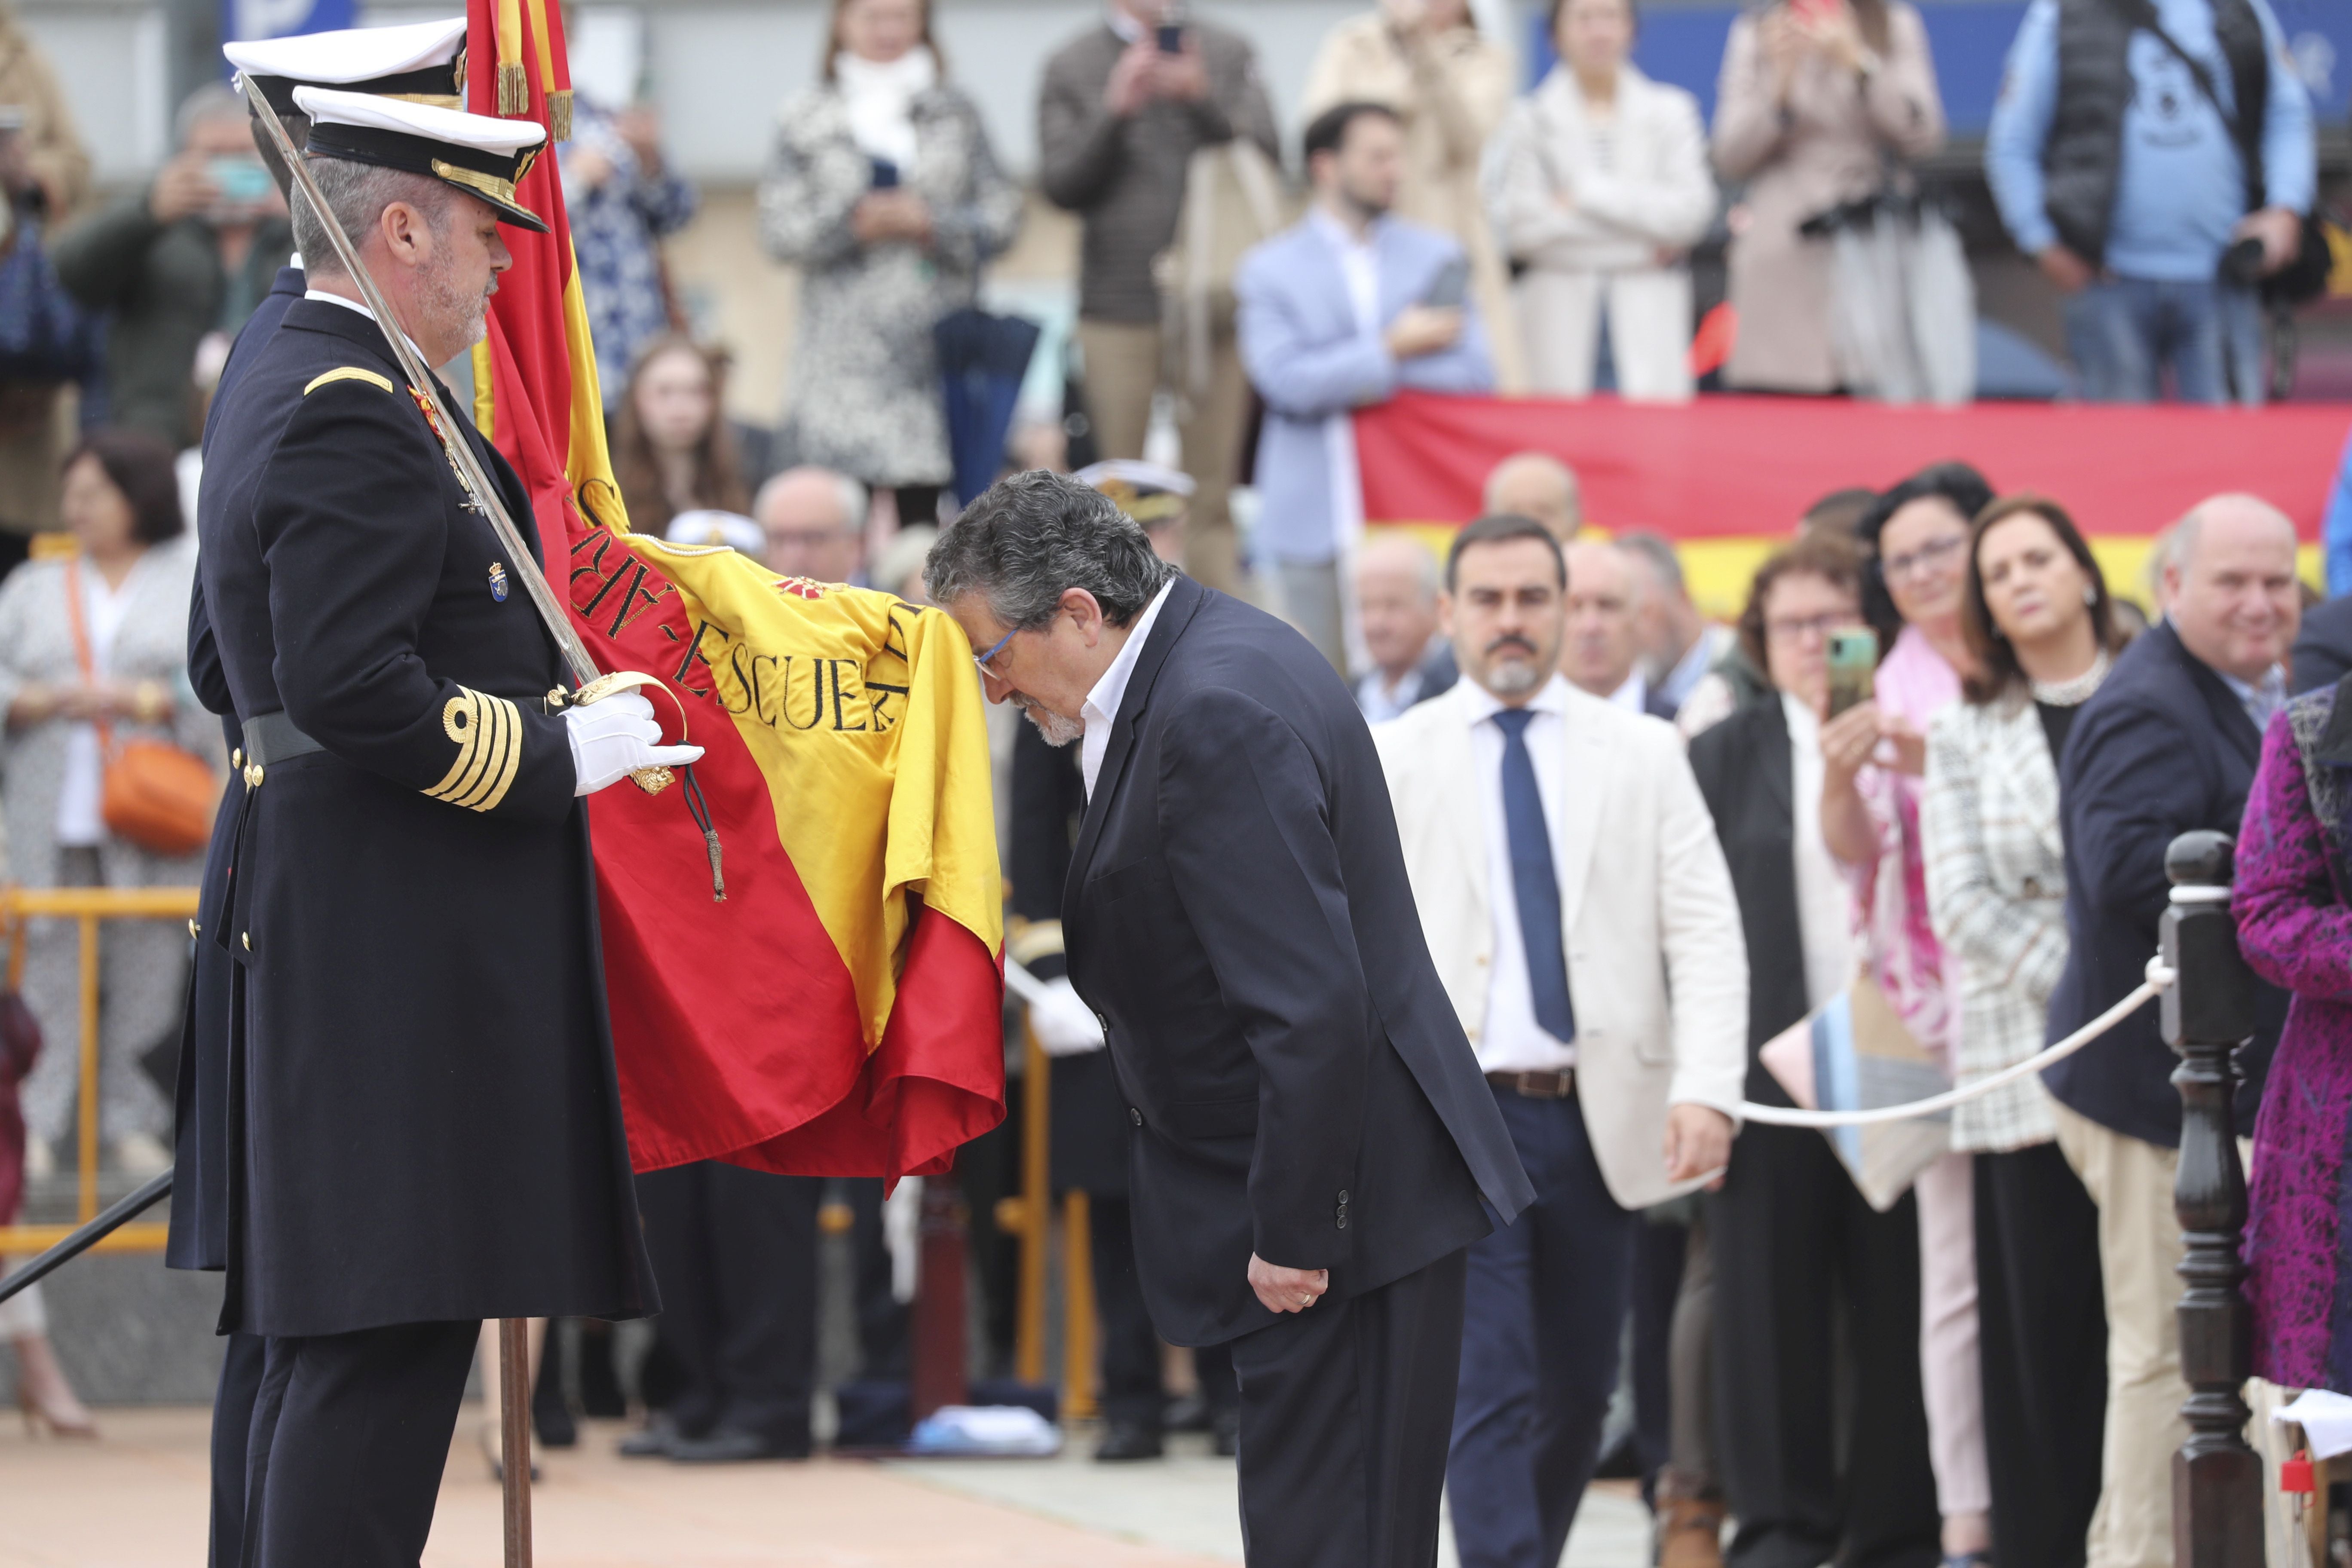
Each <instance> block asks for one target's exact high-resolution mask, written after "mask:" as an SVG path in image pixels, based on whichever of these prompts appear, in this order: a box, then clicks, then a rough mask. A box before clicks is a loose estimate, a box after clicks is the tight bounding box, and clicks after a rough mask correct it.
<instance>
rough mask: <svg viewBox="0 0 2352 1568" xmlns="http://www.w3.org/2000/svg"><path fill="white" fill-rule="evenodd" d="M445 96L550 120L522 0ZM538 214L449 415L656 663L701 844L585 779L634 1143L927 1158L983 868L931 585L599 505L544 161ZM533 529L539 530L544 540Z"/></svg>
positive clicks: (573, 302)
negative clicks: (677, 528) (632, 526)
mask: <svg viewBox="0 0 2352 1568" xmlns="http://www.w3.org/2000/svg"><path fill="white" fill-rule="evenodd" d="M467 22H468V24H469V26H468V31H467V62H468V70H467V107H469V108H470V109H472V110H474V111H475V112H477V113H481V114H498V115H504V116H509V117H518V116H519V117H526V118H530V119H533V120H536V121H539V122H540V123H541V124H542V125H549V126H550V128H551V132H552V134H551V137H550V142H551V143H552V142H555V141H560V140H563V139H565V138H566V137H567V136H568V135H569V132H570V129H571V124H570V122H571V114H572V104H571V91H570V79H569V74H568V69H567V67H566V65H565V61H564V54H563V33H562V18H561V16H559V14H558V11H557V7H556V5H554V4H553V3H552V0H469V8H468V11H467ZM517 195H518V196H519V198H520V200H521V202H522V203H523V205H526V206H528V207H530V209H531V210H532V211H534V212H537V213H539V214H540V215H541V216H544V217H546V218H547V219H548V220H549V221H550V223H551V225H552V226H553V229H554V232H553V233H552V234H549V235H535V234H529V233H525V232H523V231H521V230H520V229H516V228H513V227H509V228H507V229H505V230H503V231H502V232H503V234H504V237H505V238H506V241H507V244H508V245H509V247H511V248H512V250H513V251H514V257H515V261H514V267H513V269H512V270H511V271H509V272H508V273H507V274H506V276H505V278H504V279H502V280H501V281H500V285H499V292H498V294H497V296H496V298H494V299H493V300H492V301H491V311H490V323H489V337H488V342H484V343H483V344H481V345H480V346H479V347H478V348H477V349H476V350H475V353H474V385H475V418H476V421H477V423H478V425H479V426H480V427H481V428H482V429H483V430H484V431H486V432H488V434H489V436H490V437H491V439H492V440H494V441H495V442H496V443H497V445H498V447H499V451H501V452H502V453H504V454H505V455H506V457H507V458H508V459H509V461H510V462H512V463H513V464H514V466H515V468H516V469H517V471H518V472H520V474H521V476H522V479H523V482H524V483H525V485H526V486H527V487H528V488H529V489H530V495H531V501H532V510H533V512H534V514H535V516H536V517H537V519H538V522H539V531H540V537H541V539H542V540H543V541H547V542H549V548H548V550H547V554H548V556H549V574H550V576H551V577H554V578H556V579H557V581H558V592H559V593H562V592H563V591H564V587H565V585H566V584H568V587H569V601H570V605H571V609H572V619H573V623H574V625H576V626H578V627H579V630H580V634H581V636H582V637H584V638H586V639H587V643H588V647H589V649H590V651H591V652H592V653H593V655H594V656H595V658H597V660H598V662H599V663H601V664H602V665H603V666H604V668H607V669H634V670H643V671H646V672H647V673H649V674H652V675H655V676H657V677H659V678H660V679H661V680H662V681H663V682H664V684H665V685H666V686H667V689H668V691H669V692H670V693H671V694H672V696H674V697H675V698H676V699H677V707H676V708H675V709H673V708H672V705H671V704H670V703H669V702H668V701H667V700H665V699H663V698H662V697H661V695H660V694H659V693H658V692H651V693H649V695H650V696H652V698H653V700H654V703H655V706H656V709H657V710H662V711H663V715H664V718H665V721H666V728H665V733H666V734H667V733H669V732H670V730H671V729H673V728H674V727H675V725H676V724H677V713H678V712H680V711H682V713H683V716H684V719H683V721H684V724H685V728H686V738H687V739H688V740H690V741H691V742H694V743H695V744H697V745H700V746H702V747H705V748H706V752H705V754H704V756H703V760H702V761H701V762H700V763H697V764H696V765H695V769H694V772H695V774H696V777H697V781H698V783H699V784H700V785H701V788H702V790H703V792H704V794H705V795H706V796H707V797H708V800H709V811H710V816H711V819H712V823H713V825H714V826H715V828H716V831H717V834H718V837H719V842H720V844H721V845H722V846H723V849H724V864H723V871H724V889H725V897H724V899H723V900H721V899H719V898H718V897H716V896H715V892H716V884H717V881H718V876H717V873H718V872H719V867H718V866H715V865H714V864H713V861H712V858H711V857H710V856H709V854H708V853H707V849H706V840H705V838H704V836H703V833H702V830H701V828H700V827H699V826H698V825H697V823H696V822H695V820H694V818H693V816H692V815H691V814H690V813H689V810H688V803H687V800H686V799H685V798H684V795H685V792H684V790H683V788H682V787H680V788H673V789H671V790H669V791H667V792H666V793H664V794H662V795H657V796H648V795H644V794H642V793H641V792H639V791H637V790H635V789H634V788H630V787H627V786H618V787H615V788H613V789H608V790H605V791H604V792H603V793H602V794H599V795H596V796H594V797H593V801H592V803H591V805H590V819H591V826H592V828H593V834H594V837H595V844H596V877H597V893H598V909H599V911H600V913H601V915H602V918H603V927H604V973H605V981H606V992H607V994H608V996H609V999H610V1002H611V1008H612V1017H613V1043H614V1051H615V1054H616V1056H617V1057H618V1059H619V1065H620V1078H621V1099H622V1104H623V1107H624V1109H625V1113H626V1115H627V1119H628V1131H629V1148H630V1153H631V1155H632V1157H633V1158H634V1160H635V1163H636V1165H637V1168H638V1169H640V1170H654V1169H658V1168H660V1167H662V1166H666V1165H675V1164H679V1163H684V1162H687V1161H689V1160H702V1159H714V1158H715V1159H724V1160H730V1161H732V1162H734V1163H738V1164H743V1165H750V1166H754V1167H756V1168H759V1169H761V1170H769V1171H780V1172H786V1173H797V1174H806V1175H875V1176H885V1177H893V1178H895V1177H897V1176H899V1175H902V1174H908V1173H930V1172H939V1171H943V1170H945V1169H947V1168H948V1166H949V1163H950V1159H951V1157H952V1154H953V1152H954V1150H955V1148H956V1146H957V1145H959V1144H961V1143H963V1142H966V1141H968V1140H970V1139H971V1138H972V1137H974V1136H976V1135H977V1134H979V1133H981V1132H983V1131H987V1130H988V1129H989V1128H991V1127H992V1126H994V1125H995V1124H996V1123H997V1122H998V1121H1001V1120H1002V1119H1003V1114H1004V1067H1003V1063H1004V1053H1003V1016H1002V1011H1001V1009H1002V1005H1003V971H1002V969H1001V967H1000V957H999V955H1000V953H1001V952H1002V943H1003V928H1002V917H1003V892H1002V882H1001V880H1000V878H999V873H998V869H997V860H996V833H995V825H994V816H993V812H992V806H991V805H990V787H991V786H990V777H989V762H988V743H987V739H986V735H985V731H984V726H983V721H982V712H981V708H982V703H981V694H980V687H979V682H978V681H977V680H976V679H974V678H973V675H972V670H971V662H970V659H971V647H970V645H969V644H968V643H967V642H966V641H965V639H964V637H963V633H962V631H961V629H960V628H959V627H958V626H956V624H955V623H954V622H953V621H952V620H950V619H949V618H948V617H947V616H944V615H942V614H940V612H939V611H937V610H926V609H917V608H915V607H913V606H910V605H906V604H903V603H901V602H900V601H899V600H898V599H896V598H894V597H892V596H891V595H887V594H877V593H872V592H868V591H866V590H863V589H856V588H845V587H841V586H839V585H835V584H816V583H811V582H807V581H805V580H803V579H799V578H791V579H780V578H779V577H777V575H776V574H774V573H772V572H770V571H768V570H766V569H765V568H764V567H762V566H761V565H759V564H757V563H754V562H752V561H750V560H748V559H746V558H745V557H743V556H740V555H738V554H736V553H735V552H732V551H730V550H725V549H711V548H701V549H684V548H679V547H676V546H671V545H668V544H666V543H664V542H660V541H658V540H651V539H646V538H641V537H639V536H637V535H635V534H633V533H631V532H630V531H629V525H628V519H627V517H626V516H625V513H624V511H623V509H622V506H621V500H620V494H619V491H618V489H616V488H615V486H614V483H613V477H612V468H611V462H610V458H609V457H608V455H607V453H606V449H605V446H604V419H603V414H602V400H601V397H600V395H599V392H598V388H597V383H596V358H595V355H594V353H593V352H591V349H590V345H589V340H588V322H587V315H586V311H585V309H584V307H583V304H582V300H581V293H580V282H579V279H578V277H577V275H576V273H575V270H574V267H573V258H572V237H571V228H570V225H569V224H568V223H567V222H566V220H565V217H564V211H563V197H562V187H561V185H560V184H559V183H558V179H557V174H556V168H555V160H554V159H553V157H551V156H542V157H541V158H540V159H539V160H538V161H537V162H536V163H533V164H532V165H531V166H530V170H529V171H528V172H527V173H526V174H524V176H523V178H522V179H521V180H520V181H519V182H518V183H517ZM559 544H560V545H561V550H560V551H559V549H558V548H556V546H557V545H559Z"/></svg>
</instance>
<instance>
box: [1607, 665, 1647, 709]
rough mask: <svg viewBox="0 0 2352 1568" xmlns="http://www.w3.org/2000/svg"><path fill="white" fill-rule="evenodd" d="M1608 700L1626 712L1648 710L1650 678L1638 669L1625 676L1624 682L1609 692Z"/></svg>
mask: <svg viewBox="0 0 2352 1568" xmlns="http://www.w3.org/2000/svg"><path fill="white" fill-rule="evenodd" d="M1609 700H1610V701H1611V702H1612V703H1613V704H1615V705H1616V706H1617V707H1620V708H1622V709H1623V710H1625V711H1626V712H1628V713H1647V712H1648V711H1649V710H1650V680H1649V678H1648V677H1647V676H1645V675H1643V673H1642V672H1641V671H1640V670H1638V669H1637V670H1635V671H1634V672H1633V674H1631V675H1629V676H1627V677H1626V678H1625V684H1624V685H1622V686H1620V687H1619V688H1618V689H1616V690H1614V691H1612V692H1611V693H1610V694H1609Z"/></svg>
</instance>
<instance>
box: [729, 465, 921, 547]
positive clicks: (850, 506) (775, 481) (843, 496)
mask: <svg viewBox="0 0 2352 1568" xmlns="http://www.w3.org/2000/svg"><path fill="white" fill-rule="evenodd" d="M810 474H822V475H824V478H825V479H826V481H827V484H828V486H829V488H830V489H832V491H833V504H834V507H835V510H838V511H839V512H840V513H841V531H842V532H844V533H863V532H865V531H866V508H867V506H868V505H870V504H871V500H870V498H869V496H868V494H867V492H866V487H865V486H864V485H861V484H859V483H858V482H857V481H856V479H851V478H850V477H849V476H848V475H847V474H845V473H843V472H841V471H840V470H839V469H837V468H821V467H819V466H818V465H817V464H814V463H803V464H802V465H800V466H799V467H798V468H786V469H784V470H783V471H782V473H776V474H770V475H769V476H768V478H767V479H766V481H765V482H764V483H762V484H761V486H760V492H759V494H757V495H755V496H753V497H752V498H751V515H752V516H753V517H755V518H758V519H759V520H760V521H761V526H762V527H764V526H766V523H767V518H768V502H769V500H771V499H772V498H773V497H774V495H775V493H776V492H777V491H778V490H781V489H783V488H784V487H785V486H786V485H787V484H790V483H792V482H793V481H794V480H797V479H803V478H804V477H806V476H807V475H810ZM906 521H907V520H906V519H904V518H901V519H899V522H900V524H901V526H905V525H906Z"/></svg>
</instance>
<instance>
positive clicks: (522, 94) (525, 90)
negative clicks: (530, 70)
mask: <svg viewBox="0 0 2352 1568" xmlns="http://www.w3.org/2000/svg"><path fill="white" fill-rule="evenodd" d="M529 110H530V79H529V78H527V77H525V76H524V75H523V72H522V62H521V61H520V60H516V61H514V62H512V63H511V64H509V63H508V62H506V61H504V60H501V61H499V113H500V114H523V113H527V112H528V111H529Z"/></svg>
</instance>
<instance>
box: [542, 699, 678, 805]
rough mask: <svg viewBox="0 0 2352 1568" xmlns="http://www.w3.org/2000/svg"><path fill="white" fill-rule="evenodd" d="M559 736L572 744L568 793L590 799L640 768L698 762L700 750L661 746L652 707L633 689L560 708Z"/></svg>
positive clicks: (668, 766)
mask: <svg viewBox="0 0 2352 1568" xmlns="http://www.w3.org/2000/svg"><path fill="white" fill-rule="evenodd" d="M563 732H564V733H565V734H566V735H567V736H569V737H570V738H571V741H572V773H574V774H576V775H577V776H578V778H579V781H580V782H579V783H578V784H574V785H573V786H572V794H573V795H594V794H595V793H596V792H597V791H598V790H600V789H603V788H604V787H605V786H607V785H609V784H618V783H620V782H621V781H622V780H623V779H625V778H627V777H628V776H629V775H630V774H631V773H635V772H636V771H637V770H638V769H639V768H674V767H677V766H679V765H681V764H683V763H691V762H696V761H698V760H699V759H700V758H701V756H702V748H701V747H700V746H665V745H663V744H662V743H661V726H660V725H659V724H656V723H655V722H654V705H653V704H652V703H650V702H648V701H646V700H645V699H644V698H643V697H640V696H638V695H637V694H636V693H635V692H634V691H621V692H615V693H614V695H612V696H610V697H607V698H605V699H604V700H603V701H602V702H592V703H590V704H589V705H588V706H587V707H585V708H566V709H565V710H563Z"/></svg>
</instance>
